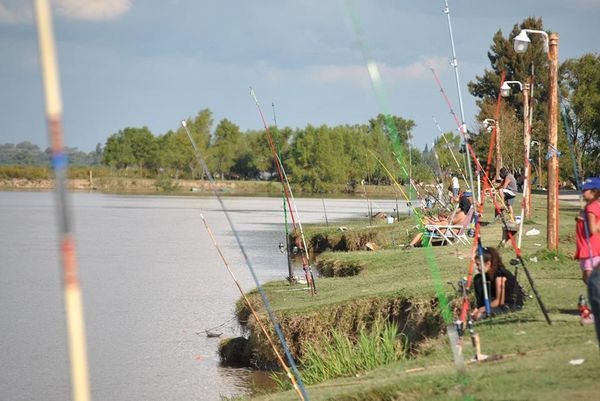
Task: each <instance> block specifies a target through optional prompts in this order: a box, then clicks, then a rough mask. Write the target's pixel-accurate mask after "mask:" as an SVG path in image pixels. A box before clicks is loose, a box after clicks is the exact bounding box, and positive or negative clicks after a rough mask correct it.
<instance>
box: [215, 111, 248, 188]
mask: <svg viewBox="0 0 600 401" xmlns="http://www.w3.org/2000/svg"><path fill="white" fill-rule="evenodd" d="M241 139H242V138H241V133H240V128H239V127H238V126H237V125H235V124H234V123H232V122H231V121H229V120H227V119H223V120H221V121H220V122H219V124H218V125H217V128H216V129H215V135H214V144H213V146H212V147H211V152H210V154H211V156H212V164H211V167H213V168H214V170H215V171H216V172H218V174H219V177H220V178H221V179H223V178H225V176H229V175H231V174H230V173H231V171H230V170H231V168H232V167H233V166H234V165H235V160H236V158H237V157H238V154H239V149H240V147H241Z"/></svg>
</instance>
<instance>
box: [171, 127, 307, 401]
mask: <svg viewBox="0 0 600 401" xmlns="http://www.w3.org/2000/svg"><path fill="white" fill-rule="evenodd" d="M181 126H182V127H183V129H184V130H185V132H186V134H187V136H188V138H189V140H190V142H191V144H192V148H193V149H194V156H195V157H196V161H197V162H198V163H199V164H200V165H201V166H202V170H203V171H204V174H205V175H206V177H208V182H209V185H210V189H211V191H212V193H213V195H214V196H215V197H216V198H217V201H218V202H219V204H220V205H221V210H223V214H225V218H226V219H227V223H228V224H229V227H230V228H231V232H232V233H233V236H234V238H235V240H236V242H237V244H238V247H239V248H240V251H241V253H242V256H243V258H244V261H245V262H246V266H248V270H249V271H250V274H251V275H252V279H253V280H254V283H255V284H256V289H257V290H258V293H259V294H260V298H261V300H262V302H263V304H264V306H265V310H266V311H267V315H268V316H269V320H270V321H271V323H272V324H273V327H274V328H275V332H276V333H277V337H278V338H279V342H280V344H281V346H282V348H283V351H284V353H285V356H286V358H287V360H288V362H289V366H290V367H291V369H292V372H293V373H294V376H295V377H296V382H297V383H298V386H299V387H300V391H301V392H302V395H303V396H304V399H305V400H308V395H307V394H306V390H305V388H304V383H303V382H302V378H301V377H300V373H299V372H298V368H297V367H296V363H295V362H294V358H293V357H292V354H291V352H290V349H289V347H288V345H287V342H286V341H285V337H284V335H283V332H282V331H281V327H280V326H279V323H278V322H277V319H276V318H275V315H274V313H273V308H272V307H271V303H270V302H269V299H268V298H267V294H266V293H265V290H264V289H263V287H262V285H261V284H260V281H259V280H258V276H257V275H256V272H255V271H254V266H253V264H252V262H251V261H250V258H249V257H248V253H247V252H246V247H244V244H243V243H242V239H241V238H240V235H239V233H238V231H237V230H236V228H235V224H233V220H232V219H231V215H230V213H229V209H227V207H226V206H225V203H224V202H223V199H222V198H221V195H219V191H218V189H217V184H216V182H215V179H214V178H213V176H212V174H211V172H210V170H209V169H208V166H207V165H206V161H205V160H204V158H203V157H202V154H201V153H200V150H199V149H198V146H197V145H196V141H195V140H194V137H193V136H192V134H191V132H190V130H189V129H188V127H187V123H186V122H185V121H181Z"/></svg>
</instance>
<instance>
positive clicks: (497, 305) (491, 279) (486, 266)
mask: <svg viewBox="0 0 600 401" xmlns="http://www.w3.org/2000/svg"><path fill="white" fill-rule="evenodd" d="M480 259H481V258H480V256H479V255H477V256H475V263H476V264H477V271H478V272H479V273H478V274H477V275H476V276H475V277H474V278H473V287H474V288H475V298H476V302H477V307H476V308H475V310H473V313H471V318H472V319H473V320H479V319H485V318H486V317H488V315H487V312H486V310H485V299H484V293H483V277H482V276H481V272H482V270H483V271H484V272H485V283H486V287H487V295H488V299H489V300H490V307H491V313H492V315H498V314H501V313H505V312H508V311H512V310H518V309H521V308H522V307H523V301H524V299H525V293H524V292H523V289H522V288H521V286H520V284H519V283H518V282H517V279H516V278H515V276H514V275H513V274H512V273H511V272H510V271H508V270H507V269H506V268H505V267H504V263H502V258H501V257H500V254H499V253H498V251H497V250H496V249H495V248H483V267H482V266H481V264H480Z"/></svg>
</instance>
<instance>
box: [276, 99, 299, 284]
mask: <svg viewBox="0 0 600 401" xmlns="http://www.w3.org/2000/svg"><path fill="white" fill-rule="evenodd" d="M271 107H272V109H273V121H274V122H275V127H277V115H276V114H275V102H271ZM279 153H281V151H280V152H279ZM279 160H281V156H279ZM281 198H282V200H283V220H284V228H285V230H284V231H285V244H286V246H285V252H286V256H287V258H286V259H287V266H288V277H287V280H288V282H289V283H290V284H293V283H295V282H296V281H297V280H296V277H295V276H294V272H293V269H292V253H291V252H292V249H291V248H292V246H291V241H290V233H289V230H288V217H287V206H286V198H285V191H282V192H281Z"/></svg>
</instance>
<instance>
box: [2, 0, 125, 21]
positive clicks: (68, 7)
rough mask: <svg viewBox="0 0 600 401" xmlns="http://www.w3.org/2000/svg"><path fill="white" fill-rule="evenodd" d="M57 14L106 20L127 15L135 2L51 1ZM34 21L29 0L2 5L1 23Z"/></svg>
mask: <svg viewBox="0 0 600 401" xmlns="http://www.w3.org/2000/svg"><path fill="white" fill-rule="evenodd" d="M51 1H52V5H53V6H54V9H55V10H56V12H57V13H58V14H60V15H63V16H65V17H68V18H73V19H83V20H90V21H92V20H93V21H95V20H106V19H111V18H115V17H118V16H120V15H123V14H125V13H126V12H127V11H129V10H130V9H131V6H132V3H133V0H51ZM31 20H33V5H32V2H31V1H27V0H7V1H3V2H2V3H0V23H8V24H20V23H26V22H29V21H31Z"/></svg>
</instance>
